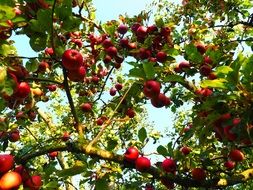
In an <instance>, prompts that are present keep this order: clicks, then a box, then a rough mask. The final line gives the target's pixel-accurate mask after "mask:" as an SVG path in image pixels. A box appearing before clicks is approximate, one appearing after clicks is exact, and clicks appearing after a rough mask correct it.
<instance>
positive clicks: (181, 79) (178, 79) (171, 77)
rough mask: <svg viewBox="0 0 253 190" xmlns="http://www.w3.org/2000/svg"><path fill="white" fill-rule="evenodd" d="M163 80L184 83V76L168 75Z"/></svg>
mask: <svg viewBox="0 0 253 190" xmlns="http://www.w3.org/2000/svg"><path fill="white" fill-rule="evenodd" d="M164 82H179V83H185V79H184V77H182V76H180V75H168V76H166V77H165V78H164Z"/></svg>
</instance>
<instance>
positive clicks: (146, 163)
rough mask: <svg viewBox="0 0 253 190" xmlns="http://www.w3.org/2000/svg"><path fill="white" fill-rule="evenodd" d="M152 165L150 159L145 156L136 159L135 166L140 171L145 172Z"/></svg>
mask: <svg viewBox="0 0 253 190" xmlns="http://www.w3.org/2000/svg"><path fill="white" fill-rule="evenodd" d="M150 167H151V162H150V160H149V159H148V158H146V157H144V156H141V157H139V158H137V160H136V161H135V168H136V169H137V170H138V171H140V172H144V171H146V170H148V169H150Z"/></svg>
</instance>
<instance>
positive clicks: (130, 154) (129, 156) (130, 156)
mask: <svg viewBox="0 0 253 190" xmlns="http://www.w3.org/2000/svg"><path fill="white" fill-rule="evenodd" d="M138 157H139V150H138V149H137V148H135V147H133V146H131V147H129V148H128V149H127V150H126V152H125V154H124V159H125V160H126V161H128V162H134V161H135V160H136V159H137V158H138Z"/></svg>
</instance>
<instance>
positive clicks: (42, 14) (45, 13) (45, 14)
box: [37, 9, 52, 31]
mask: <svg viewBox="0 0 253 190" xmlns="http://www.w3.org/2000/svg"><path fill="white" fill-rule="evenodd" d="M37 19H38V23H39V25H40V27H41V28H43V30H44V31H51V24H52V17H51V10H50V9H47V10H45V9H40V10H39V11H38V12H37Z"/></svg>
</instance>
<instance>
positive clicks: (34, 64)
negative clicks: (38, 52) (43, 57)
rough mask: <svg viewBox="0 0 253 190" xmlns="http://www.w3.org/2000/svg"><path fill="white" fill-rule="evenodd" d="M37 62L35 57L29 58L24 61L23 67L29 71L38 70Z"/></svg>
mask: <svg viewBox="0 0 253 190" xmlns="http://www.w3.org/2000/svg"><path fill="white" fill-rule="evenodd" d="M38 66H39V62H38V60H37V59H30V60H29V61H27V62H26V64H25V67H26V69H27V70H28V71H29V72H35V71H37V70H38Z"/></svg>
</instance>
